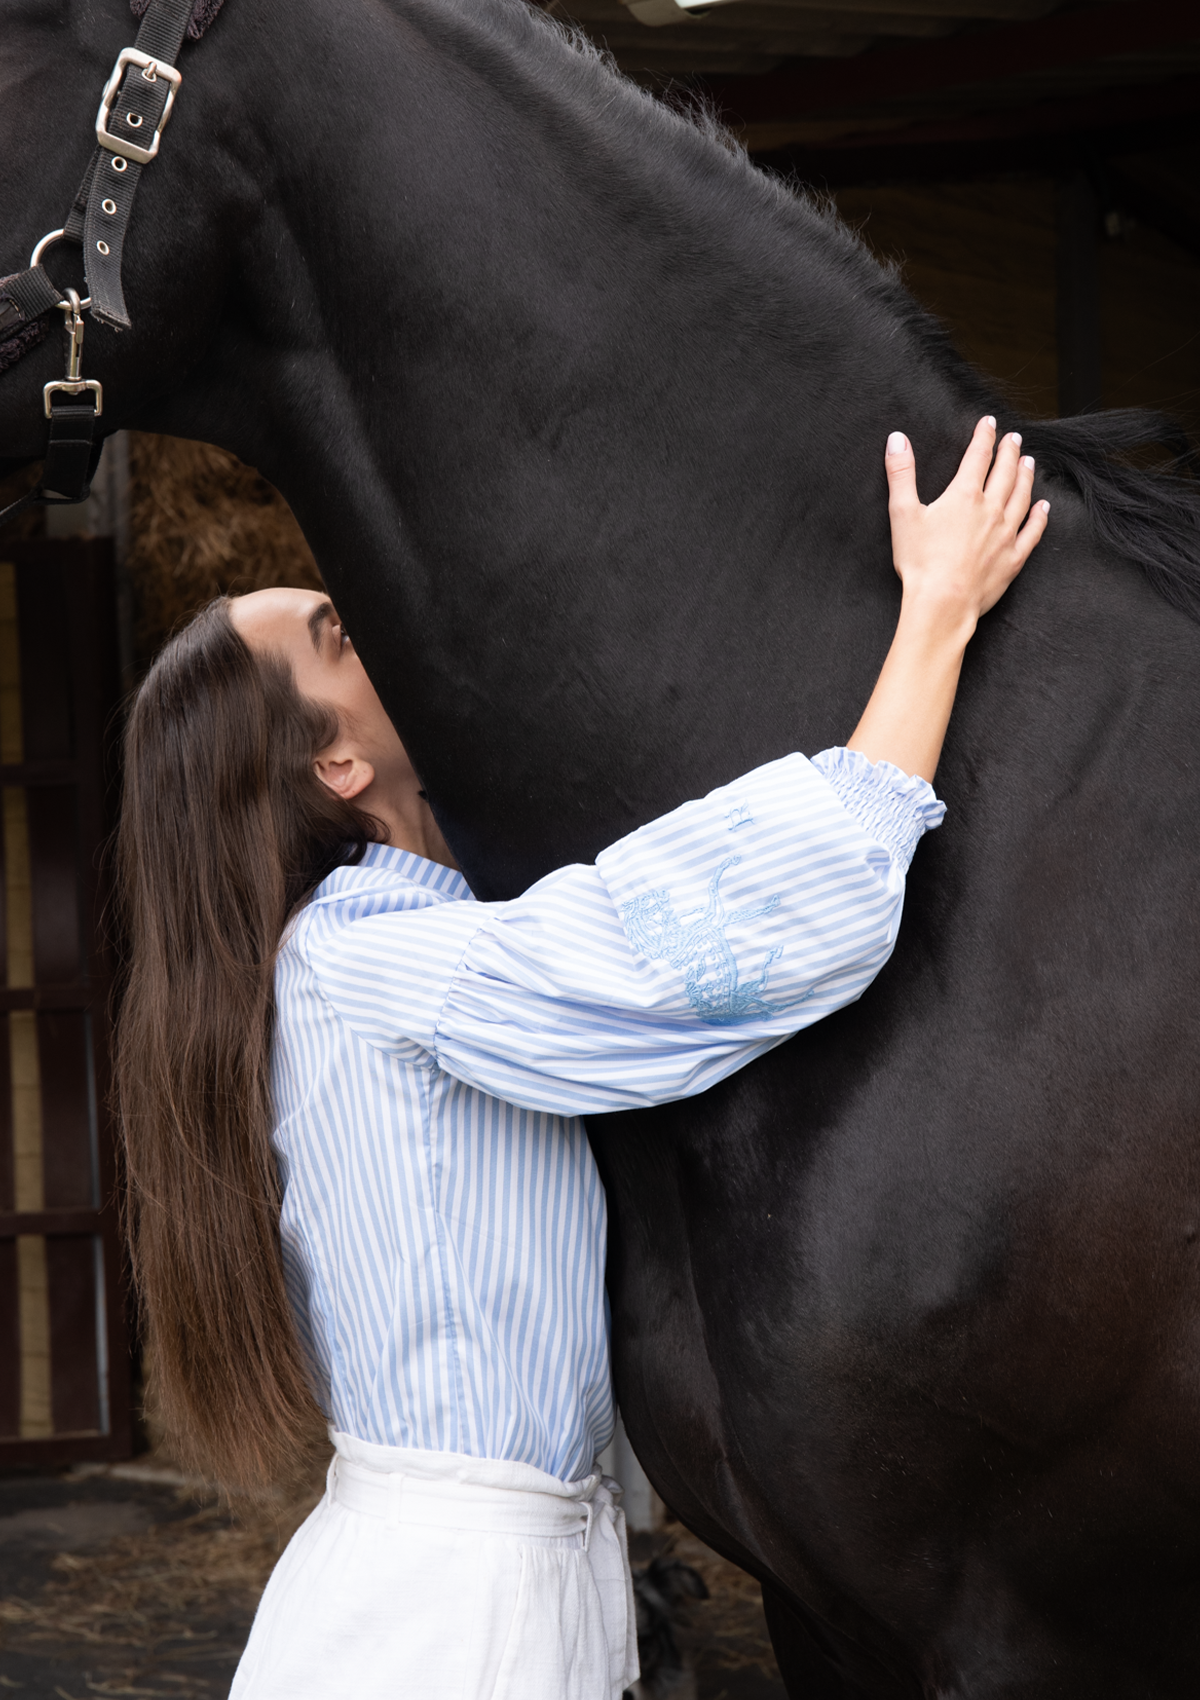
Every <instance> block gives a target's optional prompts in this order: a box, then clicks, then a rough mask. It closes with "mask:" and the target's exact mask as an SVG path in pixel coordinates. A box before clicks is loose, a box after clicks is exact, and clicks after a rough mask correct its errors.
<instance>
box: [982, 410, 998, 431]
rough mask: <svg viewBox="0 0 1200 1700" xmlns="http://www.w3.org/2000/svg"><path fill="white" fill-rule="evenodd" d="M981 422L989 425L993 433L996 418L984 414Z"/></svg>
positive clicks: (989, 414)
mask: <svg viewBox="0 0 1200 1700" xmlns="http://www.w3.org/2000/svg"><path fill="white" fill-rule="evenodd" d="M983 422H984V424H985V425H990V426H991V428H992V430H993V431H994V430H995V429H996V418H995V415H994V414H991V413H985V414H984V417H983Z"/></svg>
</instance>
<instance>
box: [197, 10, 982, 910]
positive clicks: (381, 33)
mask: <svg viewBox="0 0 1200 1700" xmlns="http://www.w3.org/2000/svg"><path fill="white" fill-rule="evenodd" d="M234 10H235V9H234V8H232V7H231V8H230V12H231V14H233V13H234ZM327 17H328V14H327V12H326V11H324V10H323V9H322V8H321V7H320V6H318V5H317V4H316V0H304V3H303V4H298V6H297V9H296V11H295V13H294V14H293V23H292V27H293V29H294V31H295V32H296V34H297V37H298V38H304V37H307V39H306V40H305V41H304V48H305V53H306V55H307V56H309V57H310V58H311V61H312V62H314V63H320V64H321V65H322V67H323V86H322V94H323V98H322V99H321V100H320V101H319V102H318V103H314V101H313V98H312V89H311V84H310V83H309V82H308V81H307V80H306V79H305V78H303V77H302V76H299V75H298V76H297V78H296V81H295V84H294V85H293V87H292V90H291V92H290V94H289V95H288V96H286V97H285V98H283V99H282V100H281V101H280V102H278V103H277V104H276V105H275V106H274V107H273V109H272V113H271V116H270V119H269V124H270V127H271V128H270V131H269V133H266V134H265V135H263V136H262V137H261V138H260V145H259V147H258V157H259V159H260V161H261V160H265V159H268V158H270V159H274V160H277V161H281V162H282V165H281V166H280V168H279V169H278V172H277V174H276V176H275V179H274V181H273V183H271V185H270V187H269V189H268V192H267V194H266V195H265V196H264V211H263V220H262V223H261V224H260V225H259V227H257V228H256V229H255V232H254V236H253V241H252V244H251V246H250V248H249V250H248V260H247V263H246V264H245V265H244V267H243V274H242V283H241V293H240V295H239V296H238V297H237V298H236V300H235V304H234V307H235V312H234V322H235V324H236V325H242V324H244V323H245V322H247V321H248V320H249V321H250V322H255V321H257V322H258V323H260V324H270V325H271V326H272V327H273V329H274V332H275V340H276V343H277V344H280V343H281V339H280V337H279V328H280V322H281V315H280V311H279V304H280V303H281V302H288V303H290V304H291V305H290V307H289V313H290V315H291V324H290V327H289V328H288V331H287V334H286V335H285V336H284V338H283V339H282V345H281V346H279V347H278V352H277V354H275V355H273V356H272V357H271V358H270V359H269V361H268V363H267V366H266V367H265V368H263V367H261V366H260V367H255V365H254V364H253V362H252V361H251V360H250V359H249V357H248V354H247V349H246V346H245V343H244V341H242V340H240V339H239V335H238V334H237V332H236V331H231V332H229V333H228V335H227V338H226V348H225V357H224V360H222V357H221V355H220V352H219V351H218V353H217V354H216V356H215V357H214V360H213V362H212V363H210V369H209V370H210V377H209V380H208V383H209V391H208V395H209V405H211V398H212V395H213V393H214V391H213V388H212V385H213V383H214V381H215V383H216V390H217V392H219V395H220V398H221V405H223V406H225V407H226V409H227V418H226V420H225V421H224V422H223V423H219V424H218V425H217V428H216V429H214V428H213V426H212V423H211V422H210V423H209V424H208V426H207V427H205V426H204V425H203V424H202V426H201V429H200V430H199V431H198V432H196V434H202V435H208V436H216V437H217V438H218V440H220V438H221V436H222V434H224V438H225V440H228V441H229V443H230V446H232V447H234V448H236V449H237V451H238V452H239V453H241V454H242V455H243V456H244V457H245V458H247V459H249V460H252V461H253V462H255V463H256V464H258V465H260V466H261V467H262V468H263V470H264V471H266V472H267V473H268V475H269V476H271V477H272V478H273V479H274V481H275V482H276V483H277V484H278V485H279V486H280V488H281V489H282V490H283V491H284V493H285V495H287V496H288V498H289V500H290V501H291V503H292V505H293V507H294V508H295V510H296V512H297V514H298V516H299V518H300V520H301V523H302V525H303V526H304V528H305V531H306V533H307V534H308V536H309V538H310V541H311V542H312V543H313V545H314V548H315V550H316V553H317V558H318V560H319V562H320V564H321V566H322V570H323V571H324V573H325V575H326V578H327V581H328V582H329V584H330V588H331V590H332V591H333V593H334V595H335V596H336V598H337V600H338V602H339V606H340V608H341V611H342V613H343V615H344V617H345V618H346V619H347V621H348V623H349V626H350V629H351V631H352V632H353V633H354V634H355V637H356V641H357V642H358V644H359V647H360V649H361V650H362V652H363V655H364V659H365V660H366V662H367V665H368V667H369V669H370V671H371V673H372V676H373V677H374V678H375V680H376V682H377V684H378V685H379V688H380V691H381V695H382V696H383V698H384V701H385V703H386V704H387V706H388V708H389V711H390V712H391V713H392V714H393V717H394V718H395V720H396V723H397V725H398V726H399V729H400V731H401V734H402V736H403V737H404V738H405V740H406V742H407V743H408V744H409V745H410V747H411V748H412V750H413V753H414V756H415V757H416V759H417V761H418V764H419V766H420V768H421V770H422V773H423V776H424V777H425V779H426V783H427V786H428V788H429V790H430V793H431V796H432V797H433V798H434V800H435V803H436V804H437V805H438V807H439V813H440V814H441V816H442V818H443V820H444V822H445V823H446V824H447V826H448V828H449V833H450V837H451V842H452V843H453V844H454V845H455V848H456V849H457V850H458V851H459V853H460V856H462V857H463V859H464V863H465V865H466V866H467V868H468V872H469V873H471V874H472V876H473V878H474V881H475V883H476V885H477V887H479V888H480V889H482V890H484V891H501V890H507V889H512V888H514V887H515V888H519V887H520V886H521V885H523V884H525V883H527V881H528V879H529V878H531V877H533V876H534V875H535V874H537V873H539V872H541V871H542V870H543V867H544V866H547V865H550V864H552V863H554V862H556V861H558V860H561V859H564V858H568V857H571V856H578V855H587V854H591V853H593V852H594V850H595V849H597V848H598V847H599V845H600V844H601V843H603V842H604V841H605V840H606V839H607V838H608V837H611V836H612V835H613V833H614V832H616V831H618V830H621V829H623V828H625V827H628V826H630V825H633V824H635V823H636V822H637V821H638V820H640V819H643V818H645V817H646V815H647V814H648V813H651V812H654V811H655V810H656V809H659V808H662V807H665V806H669V805H670V804H671V803H673V802H675V801H678V800H679V799H680V798H681V797H682V796H684V795H687V794H688V793H690V792H695V791H696V790H697V789H699V788H701V787H703V786H704V785H707V784H711V783H715V782H717V781H718V780H721V779H724V778H728V777H731V776H732V774H733V772H734V771H736V770H737V769H738V768H740V767H744V766H748V765H751V764H752V763H753V762H754V761H756V760H760V759H763V758H764V757H766V756H769V755H773V754H778V753H782V751H783V750H784V749H786V748H790V747H794V746H795V745H796V744H797V743H804V742H808V743H809V744H810V745H815V744H819V743H821V742H824V741H828V740H829V739H830V738H831V737H832V736H836V735H838V734H839V733H843V732H844V731H845V729H846V726H847V725H848V723H849V719H850V716H851V715H852V713H853V710H854V706H855V704H856V703H858V702H860V701H861V697H862V693H863V690H864V688H865V685H866V683H867V682H868V681H869V678H870V675H871V673H872V671H873V669H874V668H875V666H877V664H878V661H879V658H880V655H881V653H882V647H883V645H884V643H885V642H886V635H887V630H888V627H889V623H890V619H891V617H892V613H893V611H894V581H893V580H892V579H891V575H890V572H889V569H888V552H887V542H886V517H885V513H884V507H883V484H882V477H881V473H880V470H879V457H880V449H881V445H882V439H883V435H884V433H885V432H886V430H887V429H888V428H889V427H891V426H893V425H895V424H897V423H907V424H908V426H909V428H910V429H913V430H915V431H918V432H919V431H921V430H922V428H923V427H924V439H925V442H926V444H927V445H928V446H929V449H930V450H931V451H933V452H932V453H931V454H927V460H926V464H927V466H928V468H929V471H930V473H931V475H933V476H937V475H938V474H939V472H940V471H941V470H943V469H944V468H945V467H948V464H949V460H948V455H949V448H948V445H949V444H950V443H951V441H952V440H953V437H954V434H955V428H956V427H961V424H962V422H963V420H964V419H965V418H966V417H967V416H969V414H970V412H971V411H972V408H971V406H970V405H968V404H967V402H966V401H965V400H964V399H963V397H962V396H961V395H959V396H957V397H956V395H955V386H954V384H953V383H952V382H951V381H950V380H949V379H948V378H947V377H946V376H945V375H944V374H942V373H939V372H938V370H937V369H936V366H935V367H933V368H931V366H930V364H929V362H928V360H927V358H926V356H927V354H928V349H927V348H922V347H921V346H920V339H921V336H922V335H923V334H925V333H924V332H923V329H922V327H921V325H920V323H919V321H918V319H917V317H916V315H915V314H914V313H913V312H912V311H911V310H906V309H905V308H904V305H903V299H902V297H901V295H900V293H899V291H898V290H897V288H896V286H895V285H894V284H892V283H890V282H889V281H888V280H887V279H886V278H885V277H884V276H883V274H882V273H880V272H879V270H878V268H876V267H874V265H873V264H872V263H871V262H869V261H866V260H865V259H864V257H863V256H862V255H861V254H860V253H859V252H858V251H857V250H856V248H855V246H854V244H853V242H852V240H851V239H850V238H849V237H848V236H847V235H846V234H845V233H844V232H841V231H839V230H837V229H836V228H835V227H833V226H832V225H831V224H830V223H829V221H827V220H825V219H823V218H822V217H821V216H820V215H819V214H818V213H817V212H816V211H815V210H814V209H813V208H812V207H810V206H808V205H807V204H804V203H801V202H799V201H795V200H790V199H788V198H786V197H784V196H783V195H781V194H780V192H779V191H777V190H776V189H774V188H773V187H772V186H770V185H769V184H768V183H767V182H766V181H765V180H764V179H762V178H761V177H759V176H758V175H757V174H755V173H753V172H752V171H751V170H750V169H749V168H748V167H747V166H746V164H745V162H744V161H742V160H741V159H739V158H734V157H731V156H730V155H729V153H728V152H727V151H726V150H725V149H723V148H722V147H721V146H719V145H718V144H716V143H715V142H714V141H712V140H711V139H710V138H708V137H705V136H704V135H702V134H700V133H699V132H698V131H697V130H696V129H695V127H693V126H690V125H688V124H686V123H684V122H683V121H681V120H680V119H678V118H676V117H674V116H672V115H670V114H668V113H666V112H664V111H663V110H662V109H661V108H660V107H658V106H656V105H654V104H652V103H651V102H649V101H648V100H647V99H646V97H644V96H643V95H641V94H640V93H639V92H638V91H636V90H634V89H633V88H632V87H630V86H629V85H627V84H623V83H620V82H618V81H616V80H615V79H614V78H613V77H612V76H611V74H610V73H609V72H607V71H606V70H605V69H604V68H603V67H602V66H600V65H599V64H598V63H596V62H595V61H594V60H593V59H590V58H589V57H587V56H585V55H581V54H579V53H577V52H575V51H573V50H572V49H570V48H569V47H568V46H567V45H565V43H564V42H563V41H562V40H561V39H559V38H557V37H555V36H554V35H553V34H552V33H551V32H549V31H548V30H547V29H546V28H545V26H544V25H543V24H541V23H540V22H539V21H538V20H536V19H534V18H531V17H529V16H528V15H527V14H526V13H525V12H524V9H523V8H518V7H516V6H510V5H507V4H505V3H504V0H466V3H465V4H463V5H461V6H459V7H455V8H449V7H445V6H441V5H433V4H427V3H426V0H405V3H404V5H403V6H402V7H398V8H397V9H396V10H395V11H394V12H390V13H389V12H385V11H382V10H375V11H371V12H368V11H366V10H365V9H364V11H363V13H361V14H359V17H358V19H357V34H356V35H355V36H354V37H353V39H349V38H348V37H347V35H346V34H345V32H341V31H337V32H335V31H333V30H332V29H331V28H330V26H329V25H328V23H327V22H326V21H325V20H326V19H327ZM241 27H242V28H243V29H245V30H251V31H252V30H253V25H252V24H250V23H246V24H243V25H242V26H241ZM249 57H250V58H252V57H253V56H252V55H250V56H249ZM350 138H352V140H351V139H350ZM367 162H369V169H364V165H365V164H366V163H367ZM268 256H269V257H270V258H269V259H268ZM906 311H907V312H908V317H907V319H906V317H905V312H906ZM262 340H263V339H262V338H261V337H259V338H258V339H257V342H256V348H257V347H258V346H259V345H260V344H261V342H262ZM256 358H258V355H257V354H256ZM213 374H216V377H215V380H214V378H213ZM190 429H192V430H193V431H194V430H195V425H194V424H193V425H192V426H191V427H190ZM939 451H940V452H939ZM930 460H932V462H933V464H932V465H930V464H929V462H930ZM939 463H943V464H939ZM864 492H869V493H870V496H869V500H867V501H865V502H864ZM518 799H520V807H519V808H518V807H517V801H518Z"/></svg>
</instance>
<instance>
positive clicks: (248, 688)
mask: <svg viewBox="0 0 1200 1700" xmlns="http://www.w3.org/2000/svg"><path fill="white" fill-rule="evenodd" d="M336 732H337V718H336V715H335V714H334V713H333V711H332V710H330V709H326V708H323V707H322V706H321V705H320V704H317V703H314V702H312V701H311V700H310V699H308V698H305V697H303V696H302V695H301V694H300V692H299V691H298V690H297V688H296V685H295V682H294V680H293V678H292V674H291V669H290V668H289V667H288V665H287V663H286V662H285V661H284V660H283V659H282V658H279V659H272V658H270V657H262V656H256V655H254V654H253V653H252V652H251V651H250V649H249V648H248V647H247V646H246V644H245V643H243V641H242V640H241V638H240V637H239V636H238V635H237V633H236V631H235V630H234V628H233V625H232V623H231V621H230V618H229V602H228V599H227V598H225V597H222V598H220V599H218V600H217V601H215V602H212V603H210V604H209V606H208V607H207V608H205V609H204V610H203V611H202V612H201V613H200V614H199V615H197V617H196V618H195V619H194V620H193V621H192V622H191V624H190V625H188V626H187V627H186V628H185V629H184V630H183V631H182V632H180V633H179V634H178V636H176V637H175V638H174V639H173V640H172V641H171V642H170V643H169V644H168V645H167V646H166V648H165V649H164V650H163V651H162V653H161V655H159V657H158V659H157V661H156V662H155V663H154V666H153V667H152V668H151V670H150V672H149V674H148V675H147V677H146V679H145V682H144V683H143V684H142V686H141V688H140V690H139V691H138V693H137V696H136V698H135V700H134V703H133V706H132V711H131V714H130V717H129V723H128V727H127V730H126V734H125V769H124V797H123V803H122V813H121V824H120V829H119V832H118V836H117V883H118V893H119V902H120V909H121V914H122V920H123V931H124V936H125V941H126V949H127V967H126V972H125V975H124V980H123V984H122V988H121V992H120V998H119V1006H118V1016H117V1047H116V1090H117V1104H118V1110H119V1116H120V1122H121V1128H122V1133H123V1137H124V1147H125V1160H126V1166H127V1179H128V1188H129V1192H128V1207H127V1221H128V1229H129V1238H130V1246H131V1252H132V1260H133V1271H134V1279H135V1283H136V1287H137V1291H138V1294H139V1297H140V1300H141V1304H142V1310H143V1316H144V1319H145V1323H146V1331H147V1336H148V1340H149V1344H150V1348H151V1352H150V1361H151V1364H152V1378H153V1385H152V1389H151V1393H152V1398H153V1402H154V1404H155V1406H156V1409H157V1411H158V1414H159V1416H160V1420H161V1421H162V1423H163V1424H164V1427H165V1429H166V1432H167V1435H168V1437H169V1439H170V1441H171V1443H172V1445H173V1446H174V1447H175V1449H176V1450H177V1452H178V1453H179V1455H180V1457H181V1458H182V1459H184V1460H186V1462H187V1463H188V1464H189V1465H190V1466H191V1467H193V1468H199V1469H202V1470H205V1471H207V1472H210V1473H214V1474H216V1475H217V1477H218V1478H219V1479H220V1480H221V1481H222V1482H224V1483H226V1484H227V1485H230V1486H243V1487H249V1486H254V1485H256V1484H261V1483H264V1482H268V1481H272V1480H282V1479H287V1478H288V1477H290V1476H292V1475H294V1474H295V1472H296V1471H297V1470H298V1469H300V1468H301V1467H302V1466H303V1465H304V1463H305V1462H306V1461H307V1460H308V1459H309V1458H311V1456H312V1449H313V1446H314V1444H315V1443H316V1441H317V1440H318V1438H319V1437H320V1435H321V1433H322V1428H323V1419H322V1418H321V1415H320V1412H319V1410H318V1408H317V1404H316V1401H315V1399H314V1397H313V1391H312V1386H311V1382H310V1378H309V1373H308V1367H307V1365H306V1363H305V1360H304V1356H303V1353H302V1350H301V1347H300V1343H299V1340H298V1338H297V1334H296V1330H295V1326H294V1323H293V1319H292V1313H291V1310H290V1307H289V1304H288V1299H287V1295H286V1292H285V1290H284V1282H283V1269H282V1264H281V1261H280V1253H279V1206H280V1188H279V1180H278V1176H277V1173H276V1167H275V1163H274V1160H273V1156H272V1151H271V1144H270V1135H271V1127H272V1114H271V1091H270V1057H271V1039H272V1030H273V1023H274V969H275V957H276V953H277V951H278V947H279V941H280V937H281V935H282V933H283V930H284V928H285V926H286V924H287V921H288V919H289V917H290V916H291V915H292V914H293V913H294V912H295V910H296V909H297V907H298V906H299V905H300V904H302V903H303V902H304V900H305V899H306V897H307V896H308V895H309V893H310V892H311V891H312V889H313V887H314V886H315V885H317V884H318V883H319V882H320V881H321V880H322V879H323V878H324V877H325V876H326V875H327V874H328V873H329V872H330V871H331V870H332V869H333V868H335V867H336V866H337V865H338V864H339V863H342V862H347V861H350V862H353V861H357V860H358V859H359V858H360V857H361V855H362V853H363V849H364V847H365V845H366V844H367V843H368V842H369V841H370V840H371V839H374V838H378V837H380V836H381V835H382V834H381V829H380V828H379V825H378V823H377V822H376V821H374V820H372V819H371V817H370V816H368V815H365V814H363V813H362V811H361V810H359V809H356V808H354V807H353V806H352V805H351V804H349V803H346V802H344V801H343V800H342V799H341V798H339V797H337V796H336V795H335V794H334V793H333V792H332V791H330V790H329V789H328V787H326V786H325V785H323V784H322V783H321V781H320V780H319V779H318V777H317V775H316V773H315V772H314V769H313V757H314V756H315V755H316V754H317V752H318V751H319V750H321V749H324V748H325V747H326V746H327V745H328V744H329V743H331V742H332V740H333V738H334V737H335V735H336Z"/></svg>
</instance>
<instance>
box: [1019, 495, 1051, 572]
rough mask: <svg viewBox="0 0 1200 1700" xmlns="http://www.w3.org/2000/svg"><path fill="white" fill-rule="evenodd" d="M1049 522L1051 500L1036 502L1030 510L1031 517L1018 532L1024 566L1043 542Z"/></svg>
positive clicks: (1022, 564)
mask: <svg viewBox="0 0 1200 1700" xmlns="http://www.w3.org/2000/svg"><path fill="white" fill-rule="evenodd" d="M1049 523H1050V504H1049V502H1035V503H1034V504H1033V506H1032V508H1030V510H1029V518H1028V519H1027V520H1026V521H1025V524H1024V525H1023V526H1022V527H1021V529H1020V531H1019V532H1018V533H1017V555H1018V556H1019V558H1020V562H1021V566H1022V567H1023V566H1024V565H1025V563H1026V561H1027V560H1028V559H1029V557H1030V556H1031V555H1032V554H1033V551H1034V550H1035V549H1036V548H1037V546H1038V544H1039V543H1040V542H1041V540H1042V533H1043V532H1044V531H1045V529H1046V527H1047V525H1048V524H1049ZM1019 570H1020V569H1018V571H1019Z"/></svg>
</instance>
